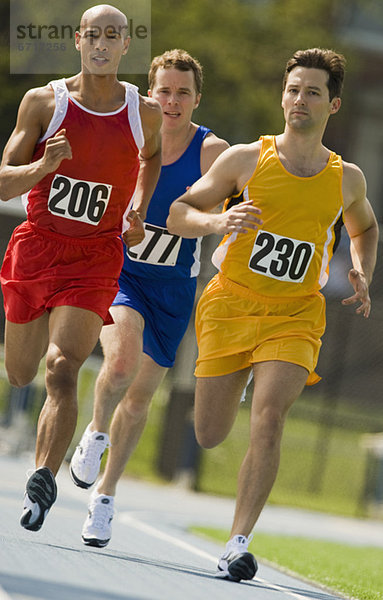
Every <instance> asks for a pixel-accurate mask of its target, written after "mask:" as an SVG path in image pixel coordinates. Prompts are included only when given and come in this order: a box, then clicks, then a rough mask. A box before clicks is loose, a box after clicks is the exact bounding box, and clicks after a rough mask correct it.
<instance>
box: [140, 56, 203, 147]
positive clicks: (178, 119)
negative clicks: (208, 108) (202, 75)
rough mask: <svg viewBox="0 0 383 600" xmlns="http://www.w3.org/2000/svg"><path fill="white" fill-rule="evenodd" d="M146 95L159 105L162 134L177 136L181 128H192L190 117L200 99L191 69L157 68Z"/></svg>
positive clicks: (186, 130)
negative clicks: (151, 87)
mask: <svg viewBox="0 0 383 600" xmlns="http://www.w3.org/2000/svg"><path fill="white" fill-rule="evenodd" d="M148 95H149V96H151V97H152V98H154V99H155V100H157V101H158V102H159V103H160V105H161V108H162V130H161V131H162V136H164V135H169V136H173V137H174V136H179V135H180V134H181V133H182V130H185V133H187V132H188V131H189V130H190V129H192V128H193V126H192V123H191V117H192V114H193V111H194V109H196V108H197V107H198V105H199V102H200V99H201V94H198V93H197V90H196V87H195V80H194V73H193V71H191V70H190V71H180V70H179V69H176V68H174V67H171V68H168V69H164V68H162V67H161V68H159V69H158V70H157V72H156V78H155V84H154V86H153V89H152V90H149V91H148ZM193 133H194V130H193Z"/></svg>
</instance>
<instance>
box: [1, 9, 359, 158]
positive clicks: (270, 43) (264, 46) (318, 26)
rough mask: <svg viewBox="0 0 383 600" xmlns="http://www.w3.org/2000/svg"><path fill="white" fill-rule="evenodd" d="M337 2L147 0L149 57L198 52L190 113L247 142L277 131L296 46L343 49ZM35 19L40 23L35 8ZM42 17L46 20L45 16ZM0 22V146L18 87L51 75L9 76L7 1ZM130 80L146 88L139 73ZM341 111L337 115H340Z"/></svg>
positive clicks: (11, 121)
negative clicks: (199, 70)
mask: <svg viewBox="0 0 383 600" xmlns="http://www.w3.org/2000/svg"><path fill="white" fill-rule="evenodd" d="M359 1H361V2H363V0H359ZM96 3H97V1H95V2H94V4H96ZM111 4H113V5H115V6H117V7H118V8H120V9H121V10H123V11H124V12H126V13H127V14H128V11H129V2H128V1H127V0H115V1H113V0H111ZM89 5H92V2H89ZM64 6H65V4H63V7H64ZM340 6H341V2H339V0H316V2H305V3H304V4H303V3H302V1H301V0H252V1H251V0H247V1H244V0H221V2H219V3H218V2H215V1H214V0H200V1H196V0H183V2H179V1H178V0H162V1H161V2H160V1H159V0H152V34H151V42H152V56H155V55H157V54H161V53H162V52H164V51H165V50H168V49H171V48H176V47H179V48H185V49H186V50H187V51H188V52H190V53H191V54H192V55H193V56H195V57H196V58H198V59H199V60H200V62H201V63H202V65H203V67H204V74H205V85H204V92H203V101H202V103H201V106H200V108H199V109H198V112H197V116H196V119H197V120H198V121H199V122H201V123H205V124H207V125H209V127H211V128H212V129H213V130H214V131H215V132H216V133H217V134H218V135H220V136H222V137H225V138H227V139H228V141H229V142H230V143H237V142H249V141H251V140H253V139H256V138H257V137H258V136H259V135H260V134H261V133H264V132H278V131H280V129H281V127H282V125H283V118H282V112H281V110H280V106H279V98H280V93H281V80H282V75H283V71H284V65H285V63H286V61H287V60H288V59H289V58H290V56H291V55H292V53H293V52H294V51H295V50H297V49H298V48H308V47H313V46H321V47H333V48H335V49H336V50H338V51H342V50H344V48H343V47H342V44H341V43H340V42H339V40H338V39H337V35H336V31H335V29H336V23H337V18H338V17H337V12H338V9H339V7H340ZM47 9H48V7H47ZM79 16H80V15H79ZM35 19H36V22H39V21H38V14H36V15H35ZM41 22H45V21H44V18H43V15H42V20H41ZM0 23H1V24H2V25H1V29H0V48H1V52H0V86H1V90H2V93H1V96H0V114H1V119H0V144H1V147H3V146H4V144H5V142H6V140H7V138H8V136H9V134H10V132H11V130H12V128H13V126H14V123H15V118H16V111H17V107H18V105H19V102H20V100H21V97H22V96H23V94H24V93H25V92H26V91H27V90H28V89H29V88H31V87H34V86H38V85H43V84H45V83H46V82H47V81H49V79H51V78H55V77H56V76H55V74H52V76H49V75H10V74H9V49H8V46H9V30H8V24H9V2H8V1H7V0H0ZM352 62H353V63H354V61H352ZM68 75H70V74H69V73H68ZM129 79H130V80H131V81H132V83H136V84H137V85H139V87H140V90H141V93H143V94H146V89H147V81H146V77H145V76H144V75H137V76H132V77H130V78H129ZM346 112H347V111H345V110H343V114H342V115H341V116H340V119H342V120H345V119H346Z"/></svg>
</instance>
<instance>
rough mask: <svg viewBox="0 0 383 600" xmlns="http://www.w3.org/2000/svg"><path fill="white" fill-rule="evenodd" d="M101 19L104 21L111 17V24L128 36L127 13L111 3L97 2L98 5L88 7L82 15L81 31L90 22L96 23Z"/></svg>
mask: <svg viewBox="0 0 383 600" xmlns="http://www.w3.org/2000/svg"><path fill="white" fill-rule="evenodd" d="M99 19H102V20H104V21H105V19H110V25H112V26H115V27H117V28H118V29H119V31H120V32H122V33H124V37H126V32H127V29H128V20H127V18H126V15H124V13H123V12H121V11H120V10H119V9H118V8H116V7H115V6H111V5H110V4H97V5H96V6H92V7H91V8H88V10H86V11H85V12H84V14H83V15H82V17H81V21H80V31H81V30H83V29H84V28H86V27H88V26H89V25H90V24H93V23H94V24H96V21H97V20H99Z"/></svg>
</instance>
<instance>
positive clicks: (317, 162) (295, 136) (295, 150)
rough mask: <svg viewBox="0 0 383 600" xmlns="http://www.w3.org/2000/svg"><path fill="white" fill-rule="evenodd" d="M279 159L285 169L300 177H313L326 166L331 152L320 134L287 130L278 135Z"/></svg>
mask: <svg viewBox="0 0 383 600" xmlns="http://www.w3.org/2000/svg"><path fill="white" fill-rule="evenodd" d="M276 148H277V152H278V156H279V160H280V161H281V163H282V165H283V166H284V167H285V169H286V170H287V171H288V172H289V173H291V174H292V175H297V176H298V177H312V176H313V175H316V174H317V173H320V172H321V171H323V169H324V168H325V167H326V165H327V162H328V159H329V156H330V152H329V150H328V149H327V148H325V146H323V144H322V138H321V137H319V136H318V134H312V135H310V134H308V133H307V132H305V133H304V134H303V133H301V132H294V131H290V130H285V132H284V133H283V134H281V135H279V136H276Z"/></svg>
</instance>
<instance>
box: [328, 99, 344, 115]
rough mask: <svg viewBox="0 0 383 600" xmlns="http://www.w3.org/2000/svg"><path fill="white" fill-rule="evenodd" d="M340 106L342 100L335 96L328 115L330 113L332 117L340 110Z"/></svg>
mask: <svg viewBox="0 0 383 600" xmlns="http://www.w3.org/2000/svg"><path fill="white" fill-rule="evenodd" d="M341 104H342V100H341V99H340V98H339V97H338V96H336V97H335V98H333V99H332V100H331V109H330V113H331V114H332V115H334V114H335V113H337V112H338V110H339V109H340V106H341Z"/></svg>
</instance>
